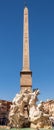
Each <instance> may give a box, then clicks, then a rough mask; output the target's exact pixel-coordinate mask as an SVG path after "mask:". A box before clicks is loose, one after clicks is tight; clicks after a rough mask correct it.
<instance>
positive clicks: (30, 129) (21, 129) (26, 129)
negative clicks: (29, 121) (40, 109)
mask: <svg viewBox="0 0 54 130" xmlns="http://www.w3.org/2000/svg"><path fill="white" fill-rule="evenodd" d="M0 130H8V129H3V128H1V129H0ZM10 130H36V129H32V128H12V129H10ZM40 130H47V129H44V128H41V129H40ZM48 130H54V128H52V129H48Z"/></svg>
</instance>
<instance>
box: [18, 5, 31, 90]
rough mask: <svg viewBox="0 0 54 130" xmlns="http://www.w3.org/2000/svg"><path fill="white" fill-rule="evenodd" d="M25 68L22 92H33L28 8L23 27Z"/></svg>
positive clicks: (25, 9) (25, 12) (22, 74)
mask: <svg viewBox="0 0 54 130" xmlns="http://www.w3.org/2000/svg"><path fill="white" fill-rule="evenodd" d="M23 27H24V28H23V67H22V71H21V72H20V76H21V77H20V87H21V92H24V91H25V90H28V91H31V90H32V72H31V71H30V56H29V26H28V8H27V7H25V8H24V26H23Z"/></svg>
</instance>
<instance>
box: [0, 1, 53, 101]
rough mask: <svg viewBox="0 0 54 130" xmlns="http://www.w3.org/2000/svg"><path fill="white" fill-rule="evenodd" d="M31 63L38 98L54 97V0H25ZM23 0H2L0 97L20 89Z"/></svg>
mask: <svg viewBox="0 0 54 130" xmlns="http://www.w3.org/2000/svg"><path fill="white" fill-rule="evenodd" d="M26 3H27V7H28V9H29V37H30V39H29V41H30V65H31V70H32V72H33V75H32V79H33V86H32V87H33V88H39V89H40V95H39V100H46V99H49V98H50V99H54V0H31V1H29V0H26ZM23 10H24V0H0V99H5V100H12V99H13V98H14V97H15V95H16V93H18V92H19V91H20V71H21V70H22V50H23V49H22V46H23Z"/></svg>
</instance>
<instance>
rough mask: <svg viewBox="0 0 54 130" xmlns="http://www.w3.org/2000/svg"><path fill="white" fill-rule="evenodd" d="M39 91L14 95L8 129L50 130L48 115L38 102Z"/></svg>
mask: <svg viewBox="0 0 54 130" xmlns="http://www.w3.org/2000/svg"><path fill="white" fill-rule="evenodd" d="M38 94H39V90H38V89H36V90H35V91H34V92H29V91H28V90H27V91H24V93H20V94H16V97H15V98H14V99H13V103H12V105H11V108H10V113H9V121H10V122H9V125H10V127H17V128H21V127H31V128H44V127H47V128H50V127H51V121H50V120H49V113H46V111H45V110H44V105H43V103H42V102H41V103H40V104H39V105H37V104H36V102H37V101H38V98H37V96H38Z"/></svg>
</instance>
